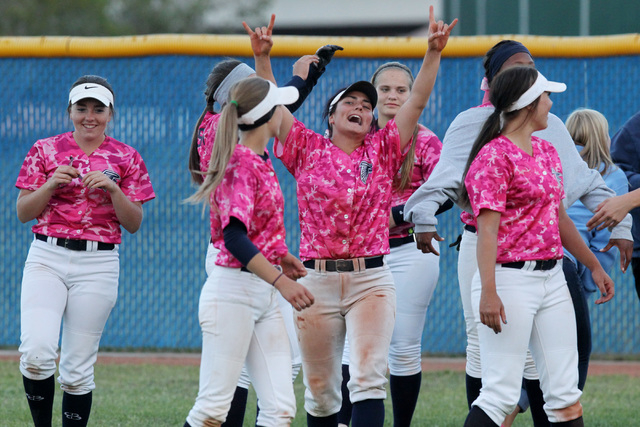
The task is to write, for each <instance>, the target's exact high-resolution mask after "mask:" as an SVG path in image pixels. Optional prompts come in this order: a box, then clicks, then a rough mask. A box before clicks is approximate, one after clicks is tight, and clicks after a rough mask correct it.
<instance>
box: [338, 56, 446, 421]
mask: <svg viewBox="0 0 640 427" xmlns="http://www.w3.org/2000/svg"><path fill="white" fill-rule="evenodd" d="M413 80H414V79H413V74H412V73H411V70H410V69H409V68H408V67H407V66H406V65H403V64H401V63H399V62H388V63H385V64H382V65H381V66H380V67H378V69H377V70H376V71H375V72H374V73H373V76H372V78H371V83H372V84H373V85H374V86H375V88H376V91H377V94H378V103H377V110H378V119H377V122H376V127H377V128H378V129H380V128H384V127H385V126H386V125H387V123H388V122H389V121H391V120H392V119H393V118H394V117H395V116H396V114H397V112H398V110H399V108H400V107H401V106H402V105H403V104H404V103H405V102H406V100H407V99H408V98H409V94H410V91H411V88H412V86H413ZM441 150H442V143H441V142H440V140H439V139H438V137H437V136H436V135H435V134H434V133H433V132H431V131H430V130H429V129H427V128H426V127H424V126H421V125H418V127H417V128H416V129H415V143H414V144H412V145H411V148H410V150H409V152H408V154H407V157H406V158H405V160H404V162H403V164H402V167H401V168H400V170H399V171H398V173H397V175H396V177H395V178H394V186H393V194H392V197H391V206H392V208H391V215H390V217H389V220H390V221H389V244H390V247H391V248H390V253H389V256H388V257H387V264H388V265H389V268H390V269H391V273H392V275H393V280H394V283H395V289H396V306H397V310H396V319H395V327H394V330H393V334H392V337H391V345H390V350H389V370H390V373H391V375H390V377H389V382H390V384H389V385H390V389H391V399H392V404H393V418H394V426H396V427H399V426H409V425H411V419H412V417H413V412H414V409H415V405H416V402H417V400H418V394H419V392H420V383H421V378H422V364H421V352H422V351H421V350H422V349H421V342H422V331H423V330H424V322H425V316H426V313H427V307H428V306H429V303H430V301H431V297H432V295H433V292H434V290H435V287H436V284H437V282H438V275H439V272H440V266H439V258H438V256H436V255H435V254H432V253H431V254H424V253H422V252H421V251H419V250H418V249H417V248H416V246H415V241H414V240H413V228H412V226H413V224H411V223H407V222H405V221H404V218H403V210H404V203H405V202H406V201H407V200H408V199H409V196H411V194H412V193H413V191H415V189H417V188H418V187H420V185H422V183H423V182H425V181H426V180H427V178H428V177H429V174H430V173H431V171H432V170H433V167H434V166H435V164H436V163H437V162H438V159H439V157H440V151H441ZM450 206H451V205H449V207H450ZM444 210H446V208H445V209H444ZM342 363H343V367H342V368H343V385H342V387H343V389H342V398H343V401H342V408H341V410H340V414H339V415H338V422H339V423H340V424H344V425H348V424H349V422H350V419H351V410H350V409H351V405H350V402H349V401H348V396H349V395H348V389H346V384H347V381H348V380H349V371H348V364H349V343H348V340H347V342H345V349H344V354H343V358H342Z"/></svg>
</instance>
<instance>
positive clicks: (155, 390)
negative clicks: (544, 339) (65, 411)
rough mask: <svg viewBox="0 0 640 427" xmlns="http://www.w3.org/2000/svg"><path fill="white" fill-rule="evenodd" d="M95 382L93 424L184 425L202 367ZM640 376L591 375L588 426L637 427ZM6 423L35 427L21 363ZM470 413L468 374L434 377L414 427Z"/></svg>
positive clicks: (0, 397) (526, 420)
mask: <svg viewBox="0 0 640 427" xmlns="http://www.w3.org/2000/svg"><path fill="white" fill-rule="evenodd" d="M96 384H97V388H96V390H95V391H94V398H93V411H92V414H91V419H90V425H92V426H96V427H100V426H110V427H111V426H133V425H135V426H154V427H163V426H181V425H183V424H184V420H185V418H186V416H187V414H188V413H189V409H191V406H192V405H193V402H194V400H195V397H196V394H197V392H198V367H197V366H165V365H110V364H107V365H101V364H98V365H97V366H96ZM295 392H296V396H297V399H298V414H297V416H296V418H295V420H294V421H293V423H292V426H293V427H298V426H300V427H302V426H305V425H306V416H305V412H304V407H303V400H302V399H303V398H302V396H303V392H304V387H303V385H302V380H301V375H300V376H298V379H297V380H296V384H295ZM639 400H640V378H634V377H627V376H622V375H614V376H590V377H589V379H588V381H587V386H586V390H585V393H584V395H583V397H582V400H581V401H582V405H583V407H584V413H585V424H586V425H588V426H591V427H605V426H606V427H617V426H631V425H636V423H637V407H636V402H638V401H639ZM0 402H1V404H0V420H1V424H2V426H3V427H22V426H26V425H29V424H30V420H31V419H30V415H29V409H28V407H27V401H26V399H25V397H24V391H23V389H22V379H21V375H20V372H19V370H18V363H17V362H15V361H0ZM61 402H62V393H61V392H60V390H58V391H57V394H56V401H55V403H54V423H53V425H54V426H59V425H60V404H61ZM385 405H386V414H387V416H386V422H385V426H391V425H392V424H393V423H392V413H391V402H390V399H387V400H386V401H385ZM255 406H256V399H255V393H254V392H253V390H251V392H250V394H249V402H248V404H247V412H246V416H245V423H244V425H245V426H253V425H254V423H253V422H252V421H254V420H255ZM466 415H467V403H466V395H465V389H464V373H463V372H450V371H444V372H436V373H433V372H429V373H425V374H424V375H423V378H422V389H421V392H420V398H419V401H418V406H417V408H416V413H415V416H414V422H413V424H412V425H413V426H417V427H421V426H425V427H426V426H429V427H449V426H461V425H462V424H463V423H464V420H465V418H466ZM532 425H533V424H532V422H531V416H530V414H529V412H526V413H524V414H521V415H519V416H518V417H517V418H516V421H515V423H514V427H525V426H532Z"/></svg>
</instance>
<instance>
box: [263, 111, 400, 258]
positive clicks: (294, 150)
mask: <svg viewBox="0 0 640 427" xmlns="http://www.w3.org/2000/svg"><path fill="white" fill-rule="evenodd" d="M274 151H275V154H276V156H277V157H278V158H279V159H280V160H282V162H283V163H284V165H285V167H286V168H287V169H288V170H289V172H291V174H292V175H293V176H294V177H295V179H296V182H297V194H298V212H299V217H300V229H301V237H300V258H301V259H302V260H308V259H346V258H356V257H367V256H375V255H382V254H387V253H389V210H390V209H391V193H392V189H391V185H392V180H393V177H394V176H395V174H396V173H397V172H398V169H399V168H400V165H401V164H402V161H403V160H404V156H405V155H406V152H405V153H403V152H402V151H401V148H400V135H399V133H398V128H397V126H396V124H395V121H393V120H392V121H390V122H389V123H387V125H386V126H385V127H384V128H383V129H380V130H379V131H377V132H375V133H371V134H369V135H367V137H366V138H365V141H364V142H363V144H362V145H361V146H359V147H358V148H357V149H356V150H355V151H353V152H352V153H351V154H347V153H345V152H344V151H343V150H341V149H340V148H338V147H336V146H335V145H334V144H333V143H332V142H331V140H330V139H328V138H325V137H323V136H322V135H320V134H318V133H316V132H313V131H311V130H309V129H307V128H305V126H304V125H303V124H302V123H301V122H299V121H297V120H295V121H294V124H293V126H292V128H291V130H290V132H289V134H288V135H287V139H286V141H284V142H282V141H279V140H278V139H276V141H275V144H274Z"/></svg>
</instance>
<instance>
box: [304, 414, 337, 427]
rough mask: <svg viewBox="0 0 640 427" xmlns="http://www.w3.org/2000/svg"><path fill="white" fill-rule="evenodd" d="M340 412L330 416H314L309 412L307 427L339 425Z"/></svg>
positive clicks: (332, 426)
mask: <svg viewBox="0 0 640 427" xmlns="http://www.w3.org/2000/svg"><path fill="white" fill-rule="evenodd" d="M337 426H338V414H333V415H329V416H328V417H314V416H313V415H311V414H309V413H307V427H337Z"/></svg>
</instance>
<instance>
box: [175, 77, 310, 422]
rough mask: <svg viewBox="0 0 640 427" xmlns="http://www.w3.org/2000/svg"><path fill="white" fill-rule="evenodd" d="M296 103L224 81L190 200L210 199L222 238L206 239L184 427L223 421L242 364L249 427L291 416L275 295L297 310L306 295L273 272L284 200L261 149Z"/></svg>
mask: <svg viewBox="0 0 640 427" xmlns="http://www.w3.org/2000/svg"><path fill="white" fill-rule="evenodd" d="M296 99H298V91H297V90H296V89H295V88H280V89H279V88H277V87H275V85H273V83H270V82H267V81H265V80H263V79H261V78H248V79H244V80H242V81H241V82H239V83H237V84H236V85H234V86H233V87H232V88H231V91H230V97H229V101H228V103H227V104H225V106H224V107H223V109H222V113H221V117H220V123H219V125H218V130H217V133H216V139H215V143H214V146H213V152H212V156H211V161H210V164H209V170H208V173H207V175H206V178H205V181H204V182H203V184H202V185H201V186H200V188H199V189H198V191H197V192H196V193H195V195H194V196H192V198H191V200H192V201H198V200H205V199H207V200H210V202H211V212H212V213H213V214H214V215H216V216H217V219H216V224H217V229H218V230H222V233H216V234H214V235H213V239H214V241H213V244H214V246H215V247H216V248H217V249H218V250H219V251H220V252H219V254H218V256H217V257H216V261H215V266H214V267H213V269H212V271H211V273H210V274H209V276H208V278H207V281H206V282H205V284H204V287H203V289H202V294H201V296H200V306H199V318H200V325H201V327H202V334H203V337H202V362H201V366H200V390H199V392H198V397H197V398H196V402H195V404H194V406H193V408H192V409H191V411H190V412H189V415H188V417H187V422H186V423H185V426H194V427H195V426H197V427H200V426H216V425H221V424H222V423H223V422H224V421H225V418H226V415H227V412H228V410H229V407H230V405H231V400H232V398H233V395H234V390H235V388H236V384H237V382H238V378H239V376H240V372H241V370H242V367H243V365H245V361H246V367H247V371H248V373H249V376H250V379H251V382H252V384H253V385H254V388H255V389H256V393H257V395H258V399H259V401H260V414H259V416H258V420H257V424H258V425H260V426H288V425H289V424H290V422H291V420H292V419H293V417H294V416H295V412H296V402H295V396H294V393H293V384H292V383H291V352H290V349H289V341H288V337H287V333H286V330H285V326H284V321H283V319H282V314H281V312H280V309H279V307H278V303H277V299H276V290H277V291H279V292H280V293H281V294H282V295H283V296H284V297H285V299H286V300H287V301H288V302H289V303H290V304H291V305H292V306H293V307H294V308H296V309H297V310H303V309H305V308H307V307H309V306H311V305H312V304H313V301H314V299H313V295H312V294H311V293H310V292H309V291H307V290H306V289H305V287H304V286H302V285H301V284H299V283H296V282H295V281H293V280H292V279H290V278H289V277H287V276H286V275H285V274H284V273H283V272H281V271H279V269H278V268H277V267H278V266H279V264H280V263H281V261H282V260H283V258H284V257H285V256H287V255H288V254H289V252H288V250H287V247H286V245H285V230H284V217H283V211H284V198H283V196H282V192H281V190H280V186H279V184H278V179H277V177H276V174H275V171H274V169H273V166H272V164H271V161H270V159H269V156H268V153H267V151H266V146H267V143H268V141H269V139H270V138H271V137H273V136H274V135H275V134H276V133H277V130H278V129H279V128H280V126H281V122H282V119H283V112H284V111H287V110H286V109H285V108H282V107H281V106H282V105H287V104H290V103H293V102H295V101H296ZM238 129H240V131H241V132H240V139H239V141H238ZM298 266H299V267H298V268H299V270H304V269H303V267H302V265H301V263H300V262H299V261H298Z"/></svg>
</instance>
